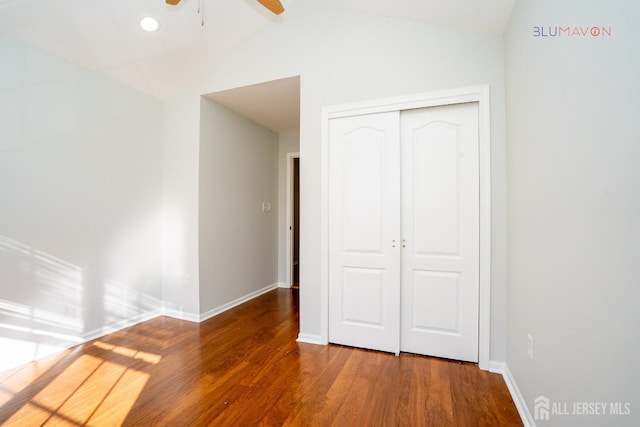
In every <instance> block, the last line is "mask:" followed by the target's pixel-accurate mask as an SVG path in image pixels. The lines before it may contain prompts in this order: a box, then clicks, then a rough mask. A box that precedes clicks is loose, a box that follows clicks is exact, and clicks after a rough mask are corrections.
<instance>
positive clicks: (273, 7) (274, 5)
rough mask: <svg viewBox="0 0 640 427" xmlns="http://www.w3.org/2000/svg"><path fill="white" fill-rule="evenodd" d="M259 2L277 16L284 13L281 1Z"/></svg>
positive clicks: (169, 1) (174, 0)
mask: <svg viewBox="0 0 640 427" xmlns="http://www.w3.org/2000/svg"><path fill="white" fill-rule="evenodd" d="M165 2H166V3H167V4H170V5H172V6H175V5H177V4H178V3H180V0H165ZM258 2H260V4H261V5H263V6H264V7H266V8H267V9H269V10H270V11H271V12H273V13H275V14H276V15H280V14H281V13H282V12H284V7H283V6H282V3H280V0H258Z"/></svg>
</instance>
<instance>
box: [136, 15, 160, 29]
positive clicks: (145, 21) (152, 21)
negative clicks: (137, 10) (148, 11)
mask: <svg viewBox="0 0 640 427" xmlns="http://www.w3.org/2000/svg"><path fill="white" fill-rule="evenodd" d="M159 26H160V24H159V23H158V20H157V19H156V18H152V17H151V16H145V17H144V18H142V19H141V20H140V28H142V29H143V30H145V31H149V32H153V31H156V30H157V29H158V27H159Z"/></svg>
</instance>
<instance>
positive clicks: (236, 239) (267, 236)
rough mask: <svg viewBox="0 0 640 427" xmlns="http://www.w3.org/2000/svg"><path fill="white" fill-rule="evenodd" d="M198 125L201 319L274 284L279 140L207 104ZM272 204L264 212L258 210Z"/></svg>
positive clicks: (276, 256) (269, 133) (203, 99)
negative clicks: (202, 314) (206, 314)
mask: <svg viewBox="0 0 640 427" xmlns="http://www.w3.org/2000/svg"><path fill="white" fill-rule="evenodd" d="M201 105H202V108H201V123H200V156H199V160H200V167H199V170H200V185H199V189H200V190H199V192H200V202H199V237H200V242H199V256H200V274H199V277H200V313H206V312H207V311H211V310H214V309H216V308H218V307H221V306H223V305H224V304H226V303H228V302H230V301H233V300H236V299H239V298H242V297H244V296H246V295H248V294H251V293H253V292H256V291H259V290H261V289H263V288H265V287H267V286H270V285H274V284H276V283H277V281H278V280H277V266H278V135H277V134H276V133H274V132H273V131H271V130H269V129H267V128H265V127H262V126H260V125H258V124H257V123H255V122H252V121H250V120H248V119H246V118H244V117H242V116H240V115H238V114H236V113H234V112H232V111H230V110H228V109H226V108H225V107H222V106H220V105H219V104H217V103H215V102H214V101H211V100H209V99H207V98H202V104H201ZM263 202H267V203H270V204H271V211H269V212H263V211H262V203H263Z"/></svg>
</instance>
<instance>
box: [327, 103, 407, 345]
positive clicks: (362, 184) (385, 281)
mask: <svg viewBox="0 0 640 427" xmlns="http://www.w3.org/2000/svg"><path fill="white" fill-rule="evenodd" d="M398 129H399V113H397V112H394V113H382V114H372V115H366V116H357V117H346V118H339V119H333V120H331V121H330V122H329V141H330V142H329V165H330V177H329V341H330V342H333V343H337V344H345V345H350V346H356V347H364V348H370V349H376V350H382V351H389V352H393V353H397V352H398V351H399V339H400V338H399V327H400V322H399V317H400V314H399V309H400V283H399V280H400V243H399V240H400V171H399V162H400V159H399V155H400V154H399V153H400V148H399V132H398Z"/></svg>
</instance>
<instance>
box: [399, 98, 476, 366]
mask: <svg viewBox="0 0 640 427" xmlns="http://www.w3.org/2000/svg"><path fill="white" fill-rule="evenodd" d="M401 140H402V154H401V156H402V238H403V246H404V247H403V250H402V297H401V298H402V309H401V311H402V320H401V349H402V351H407V352H411V353H419V354H427V355H432V356H438V357H445V358H451V359H457V360H466V361H471V362H477V361H478V293H479V167H478V105H477V103H469V104H457V105H451V106H444V107H435V108H422V109H416V110H407V111H403V112H402V114H401Z"/></svg>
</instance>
